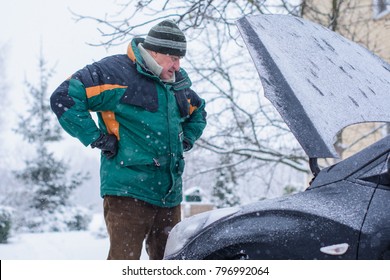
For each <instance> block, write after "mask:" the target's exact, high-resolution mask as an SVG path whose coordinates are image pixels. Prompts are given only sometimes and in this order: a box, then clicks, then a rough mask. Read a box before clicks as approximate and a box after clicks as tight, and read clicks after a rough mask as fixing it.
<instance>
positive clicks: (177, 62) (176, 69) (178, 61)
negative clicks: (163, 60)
mask: <svg viewBox="0 0 390 280" xmlns="http://www.w3.org/2000/svg"><path fill="white" fill-rule="evenodd" d="M173 68H174V69H175V71H179V69H180V60H179V59H178V60H176V61H175V62H174V63H173Z"/></svg>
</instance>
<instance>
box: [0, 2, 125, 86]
mask: <svg viewBox="0 0 390 280" xmlns="http://www.w3.org/2000/svg"><path fill="white" fill-rule="evenodd" d="M114 2H115V1H114V0H94V1H86V0H65V1H58V0H51V1H50V0H34V1H31V0H13V1H3V2H2V7H1V16H0V25H1V33H0V43H1V44H6V46H7V50H8V52H7V56H6V65H7V76H8V80H9V83H10V84H11V86H15V85H17V84H19V83H21V82H22V81H23V80H24V78H25V77H26V78H27V79H28V80H29V81H30V80H31V82H32V79H35V77H36V69H37V63H38V57H39V53H40V48H41V47H42V50H43V54H44V57H45V58H46V60H47V61H48V63H49V65H56V68H55V69H56V73H57V74H56V75H55V77H54V78H53V79H52V83H53V84H56V83H59V82H61V81H62V80H63V79H65V78H67V77H68V76H69V75H70V74H72V73H73V72H74V71H75V70H78V69H79V68H81V67H83V66H84V65H85V64H88V63H91V62H92V61H93V60H99V59H100V58H102V57H104V56H106V55H107V54H114V53H117V52H118V51H119V50H122V49H123V52H124V51H125V48H126V46H122V47H120V48H119V47H117V48H116V49H111V50H109V52H107V51H106V50H105V49H104V48H102V47H92V46H88V45H87V44H86V42H97V41H98V40H99V39H100V37H99V33H98V31H97V30H96V27H97V26H96V24H95V23H94V22H92V21H81V22H78V23H76V22H75V20H74V19H72V15H71V12H70V11H69V9H72V10H73V11H75V12H76V13H79V14H83V15H93V16H100V17H103V16H104V14H105V13H106V12H110V11H113V10H116V9H115V7H116V6H115V4H113V3H114Z"/></svg>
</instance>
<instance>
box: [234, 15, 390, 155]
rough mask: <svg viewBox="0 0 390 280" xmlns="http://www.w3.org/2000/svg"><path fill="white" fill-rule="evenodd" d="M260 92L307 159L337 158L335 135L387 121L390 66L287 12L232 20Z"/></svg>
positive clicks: (323, 28) (388, 119)
mask: <svg viewBox="0 0 390 280" xmlns="http://www.w3.org/2000/svg"><path fill="white" fill-rule="evenodd" d="M237 25H238V28H239V30H240V32H241V35H242V37H243V39H244V41H245V43H246V45H247V48H248V50H249V52H250V54H251V56H252V59H253V61H254V63H255V66H256V68H257V71H258V72H259V75H260V78H261V81H262V84H263V87H264V92H265V96H266V97H267V98H268V99H269V100H270V101H271V102H272V104H273V105H274V106H275V107H276V109H277V110H278V111H279V113H280V114H281V116H282V117H283V119H284V121H285V122H286V124H287V125H288V126H289V128H290V129H291V131H292V132H293V134H294V135H295V137H296V138H297V140H298V141H299V143H300V144H301V146H302V148H303V149H304V150H305V152H306V154H307V155H308V156H309V157H311V158H326V157H338V155H337V152H336V151H335V149H334V146H333V144H334V139H335V136H336V134H337V133H338V132H339V131H340V130H341V129H343V128H344V127H346V126H348V125H351V124H355V123H361V122H372V121H381V122H382V121H383V122H389V121H390V113H389V108H390V98H389V97H388V96H389V93H390V65H389V64H388V63H386V62H385V61H383V60H381V59H380V58H379V57H377V56H375V55H374V54H372V53H371V52H369V51H368V50H366V49H365V48H363V47H361V46H360V45H358V44H356V43H354V42H352V41H350V40H348V39H346V38H344V37H342V36H341V35H339V34H337V33H335V32H333V31H330V30H329V29H327V28H325V27H322V26H320V25H318V24H315V23H312V22H310V21H307V20H303V19H301V18H297V17H293V16H287V15H259V16H247V17H244V18H242V19H240V20H239V21H238V22H237Z"/></svg>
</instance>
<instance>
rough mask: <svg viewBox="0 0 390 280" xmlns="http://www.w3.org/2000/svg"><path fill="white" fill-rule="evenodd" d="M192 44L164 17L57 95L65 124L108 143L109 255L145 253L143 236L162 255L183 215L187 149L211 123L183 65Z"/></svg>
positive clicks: (94, 141)
mask: <svg viewBox="0 0 390 280" xmlns="http://www.w3.org/2000/svg"><path fill="white" fill-rule="evenodd" d="M186 45H187V43H186V38H185V36H184V34H183V32H182V31H181V30H180V29H179V28H178V26H177V25H176V24H175V23H174V22H173V21H170V20H165V21H162V22H160V23H159V24H157V25H156V26H154V27H153V28H152V29H151V30H150V31H149V33H148V35H147V36H146V38H145V39H142V38H135V39H133V40H132V42H131V43H130V44H129V47H128V50H127V55H114V56H110V57H106V58H104V59H102V60H101V61H99V62H96V63H93V64H91V65H88V66H86V67H84V68H83V69H81V70H79V71H78V72H76V73H75V74H73V75H72V76H71V77H70V78H69V79H68V80H67V81H65V82H63V83H62V84H61V85H60V86H59V87H58V88H57V89H56V90H55V91H54V93H53V95H52V96H51V107H52V110H53V111H54V112H55V114H56V115H57V117H58V119H59V122H60V124H61V125H62V127H63V128H64V129H65V130H66V131H67V132H68V133H69V134H70V135H72V136H74V137H77V138H78V139H79V140H80V141H81V142H82V143H83V144H84V145H85V146H88V145H91V147H92V148H98V149H100V150H101V170H100V180H101V187H100V188H101V196H102V197H103V198H104V200H103V205H104V218H105V222H106V226H107V231H108V234H109V238H110V250H109V254H108V259H139V258H140V255H141V249H142V243H143V241H144V240H146V249H147V252H148V254H149V258H150V259H162V258H163V254H164V250H165V244H166V240H167V237H168V234H169V231H170V230H171V229H172V227H173V226H174V225H175V224H176V223H178V222H179V220H180V216H181V214H180V202H181V200H182V178H181V176H182V173H183V169H184V157H183V151H188V150H190V149H191V148H192V146H193V145H194V142H195V141H196V140H197V139H198V138H199V137H200V136H201V134H202V132H203V129H204V128H205V126H206V112H205V110H204V108H205V101H204V100H203V99H201V98H200V97H199V96H198V95H197V94H196V93H195V92H194V91H193V90H191V89H190V86H191V81H190V79H189V78H188V76H187V74H186V72H185V71H184V70H183V69H182V68H180V59H181V58H182V57H183V56H184V55H185V53H186ZM89 111H94V112H97V115H98V126H97V125H96V124H95V122H94V121H93V119H92V118H91V115H90V113H89Z"/></svg>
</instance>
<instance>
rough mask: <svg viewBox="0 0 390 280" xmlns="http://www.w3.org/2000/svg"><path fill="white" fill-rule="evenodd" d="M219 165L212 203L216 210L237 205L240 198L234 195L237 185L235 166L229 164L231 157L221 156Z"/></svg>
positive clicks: (227, 155)
mask: <svg viewBox="0 0 390 280" xmlns="http://www.w3.org/2000/svg"><path fill="white" fill-rule="evenodd" d="M221 163H222V165H221V167H220V168H218V169H217V178H216V182H215V184H214V188H213V199H212V201H213V202H214V204H215V206H216V207H217V208H224V207H232V206H236V205H239V204H240V197H239V196H238V195H237V193H236V192H237V187H238V184H237V181H236V176H235V173H236V172H235V166H234V165H232V162H231V155H229V154H226V155H223V156H222V157H221Z"/></svg>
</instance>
